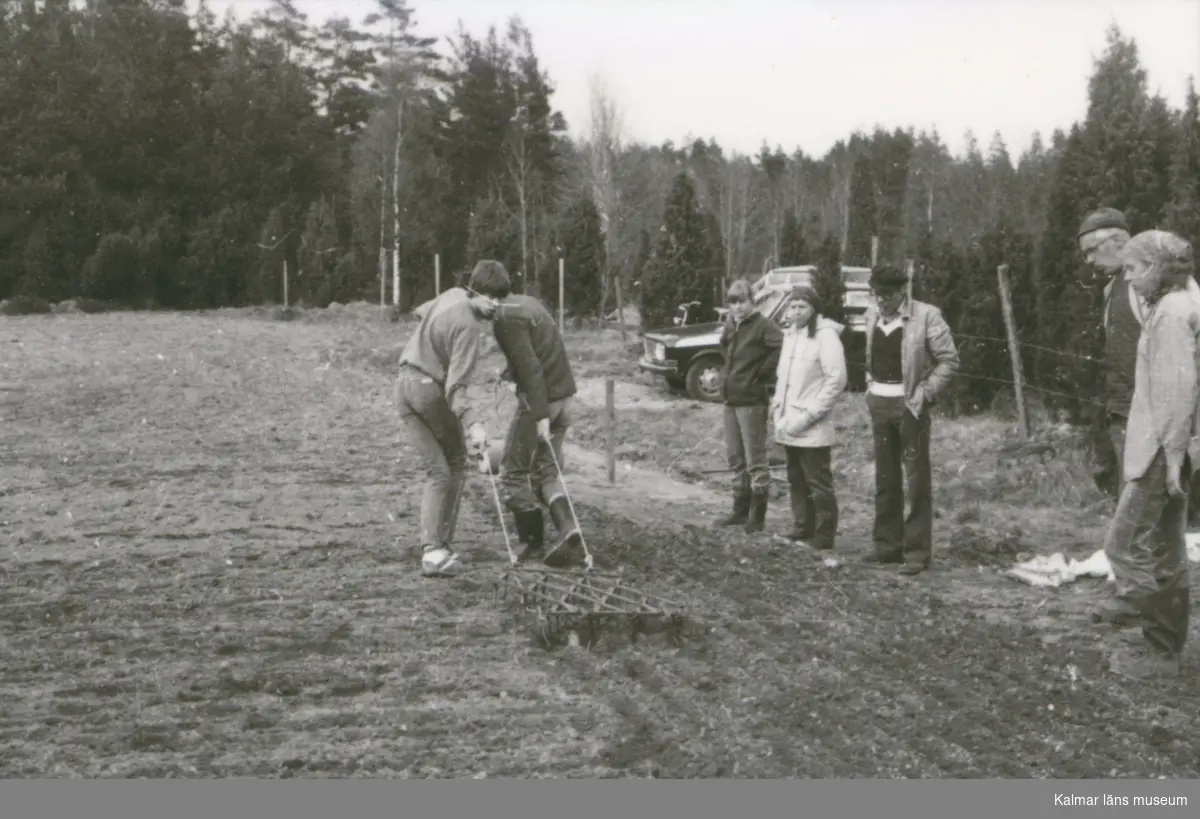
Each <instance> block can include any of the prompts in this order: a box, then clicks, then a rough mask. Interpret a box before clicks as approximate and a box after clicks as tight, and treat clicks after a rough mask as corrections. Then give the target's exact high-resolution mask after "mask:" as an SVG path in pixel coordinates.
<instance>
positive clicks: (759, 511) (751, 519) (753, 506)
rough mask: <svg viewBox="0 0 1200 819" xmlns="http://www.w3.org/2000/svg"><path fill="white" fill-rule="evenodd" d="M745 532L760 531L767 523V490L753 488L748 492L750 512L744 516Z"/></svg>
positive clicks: (750, 533) (753, 532)
mask: <svg viewBox="0 0 1200 819" xmlns="http://www.w3.org/2000/svg"><path fill="white" fill-rule="evenodd" d="M746 518H747V519H746V534H748V535H752V534H755V533H756V532H761V531H762V530H763V528H764V527H765V526H766V523H767V490H766V489H755V490H754V491H753V492H751V493H750V512H749V514H748V515H747V516H746Z"/></svg>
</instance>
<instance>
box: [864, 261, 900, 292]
mask: <svg viewBox="0 0 1200 819" xmlns="http://www.w3.org/2000/svg"><path fill="white" fill-rule="evenodd" d="M907 284H908V274H907V273H905V272H904V271H903V270H901V269H900V268H898V267H896V266H895V265H891V264H883V265H879V266H878V267H876V268H875V269H873V270H872V271H871V289H872V290H900V289H901V288H903V287H904V286H906V285H907Z"/></svg>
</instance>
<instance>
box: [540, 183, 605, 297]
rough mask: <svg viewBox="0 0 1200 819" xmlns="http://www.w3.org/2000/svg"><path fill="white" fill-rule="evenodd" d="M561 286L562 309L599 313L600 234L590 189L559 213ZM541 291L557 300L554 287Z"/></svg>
mask: <svg viewBox="0 0 1200 819" xmlns="http://www.w3.org/2000/svg"><path fill="white" fill-rule="evenodd" d="M560 235H561V236H562V243H563V279H564V284H563V289H564V291H565V292H564V294H563V295H564V297H565V299H566V309H567V312H568V313H571V314H572V315H584V314H600V313H603V311H604V305H602V304H601V303H600V293H601V290H602V285H603V281H604V267H605V265H604V260H605V257H604V253H605V251H604V235H603V234H602V233H601V232H600V211H599V210H597V209H596V203H595V202H594V201H593V200H592V197H591V194H590V193H585V194H584V195H582V196H580V197H579V198H578V199H576V200H575V201H574V202H572V203H571V206H570V207H569V208H568V209H567V212H566V213H565V214H564V215H563V224H562V227H561V233H560ZM553 290H554V293H553V296H551V294H550V293H545V294H543V295H544V296H545V297H546V298H545V301H546V303H547V304H553V305H554V306H557V304H558V288H557V287H555V288H553Z"/></svg>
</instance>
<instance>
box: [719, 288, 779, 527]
mask: <svg viewBox="0 0 1200 819" xmlns="http://www.w3.org/2000/svg"><path fill="white" fill-rule="evenodd" d="M750 293H751V291H750V283H749V282H747V281H746V280H745V279H738V280H737V281H735V282H734V283H733V284H731V285H730V286H729V291H728V292H727V293H726V295H725V298H726V301H727V302H728V304H729V313H728V314H727V315H726V318H725V327H724V329H723V330H722V331H721V348H722V350H723V352H724V353H725V364H724V367H723V369H722V373H721V375H722V378H721V397H722V398H723V399H724V402H725V457H726V459H727V461H728V463H729V469H730V471H731V472H732V473H733V512H732V514H730V515H729V516H728V517H726V518H725V519H724V520H722V521H721V522H720V525H722V526H742V525H744V526H745V527H746V531H747V532H761V531H762V530H763V526H764V524H765V522H766V517H767V495H768V492H769V491H770V488H771V471H770V466H769V462H768V448H767V443H768V442H767V416H768V411H767V408H768V405H769V404H770V401H771V395H770V391H769V390H768V389H767V385H766V383H767V380H768V379H769V378H770V377H771V376H772V375H774V374H775V367H776V364H777V363H778V361H779V349H780V347H781V346H782V344H783V332H782V331H781V330H780V329H779V327H778V326H777V325H776V324H775V323H774V322H773V321H771V320H770V319H769V318H767V317H766V316H764V315H762V314H761V313H759V312H758V311H757V310H755V309H754V303H753V301H752V300H751V297H750Z"/></svg>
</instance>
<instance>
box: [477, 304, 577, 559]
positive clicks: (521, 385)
mask: <svg viewBox="0 0 1200 819" xmlns="http://www.w3.org/2000/svg"><path fill="white" fill-rule="evenodd" d="M493 327H494V331H495V334H496V344H497V346H498V347H499V348H500V351H501V352H502V353H503V354H504V358H505V361H506V363H507V365H508V366H507V369H506V370H505V371H504V373H503V374H502V375H501V379H502V380H506V381H512V382H513V384H514V386H515V387H516V393H517V409H516V413H515V414H514V416H513V419H512V423H511V424H510V425H509V428H508V437H507V440H506V441H505V451H504V458H503V467H504V478H503V479H502V480H503V484H504V494H505V499H504V500H505V505H506V506H507V507H508V509H509V511H510V512H512V516H513V521H514V522H515V523H516V529H517V538H518V539H519V540H520V542H521V543H522V544H523V545H524V547H525V548H524V550H523V551H522V553H521V555H520V558H521V559H522V560H525V559H529V558H535V557H541V558H542V560H543V562H545V563H546V564H547V565H550V566H562V565H565V564H567V563H570V562H573V560H574V559H575V558H578V557H581V556H582V555H579V554H577V553H576V551H577V550H578V549H579V547H580V545H581V543H582V541H581V535H580V532H579V527H578V526H577V525H576V524H577V521H576V520H575V516H574V514H573V513H572V510H571V504H570V503H569V501H568V500H567V496H566V490H565V489H564V488H563V485H562V477H561V475H560V474H559V470H560V469H561V467H562V462H563V454H562V453H563V449H562V445H563V439H564V438H565V437H566V434H567V428H568V427H569V426H570V424H571V407H572V403H573V402H574V396H575V376H574V374H573V373H572V372H571V360H570V357H569V356H568V355H567V347H566V344H564V343H563V337H562V334H561V333H559V331H558V325H557V324H556V323H555V321H554V316H552V315H551V314H550V311H549V310H547V309H546V305H545V304H543V303H542V302H541V301H540V300H538V299H536V298H534V297H533V296H526V295H515V296H510V297H509V299H508V301H507V302H506V303H505V304H503V305H502V306H501V307H500V309H499V310H498V311H497V313H496V319H495V322H494V323H493ZM539 500H540V501H541V502H542V503H545V504H546V506H547V507H548V509H549V512H550V519H551V520H552V521H553V522H554V527H555V529H557V530H558V540H557V541H556V542H555V544H554V545H553V547H552V548H551V549H550V551H549V552H547V553H545V554H544V555H543V549H544V536H545V518H544V517H543V516H542V508H541V506H540V504H539Z"/></svg>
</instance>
